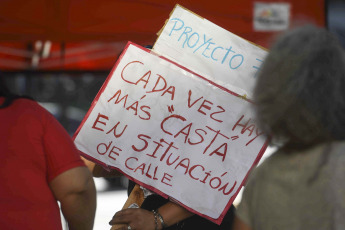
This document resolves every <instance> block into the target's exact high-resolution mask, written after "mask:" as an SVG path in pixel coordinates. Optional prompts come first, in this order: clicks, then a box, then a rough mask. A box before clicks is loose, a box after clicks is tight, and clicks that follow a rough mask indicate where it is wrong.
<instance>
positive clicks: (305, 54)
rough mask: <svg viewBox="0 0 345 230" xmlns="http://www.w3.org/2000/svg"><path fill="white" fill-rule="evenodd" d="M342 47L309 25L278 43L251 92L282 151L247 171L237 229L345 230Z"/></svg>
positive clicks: (262, 121)
mask: <svg viewBox="0 0 345 230" xmlns="http://www.w3.org/2000/svg"><path fill="white" fill-rule="evenodd" d="M344 88H345V53H344V50H343V49H342V48H341V45H340V44H339V42H338V41H337V40H336V38H335V37H334V36H333V35H331V34H330V33H329V32H328V31H326V30H325V29H321V28H316V27H314V26H304V27H300V28H296V29H293V30H291V31H288V32H286V33H285V34H284V35H282V37H280V39H278V40H277V42H276V43H275V44H274V45H273V47H272V49H271V50H270V53H269V55H268V57H267V59H266V60H265V62H264V65H263V67H262V70H261V72H260V73H259V75H258V81H257V84H256V87H255V91H254V100H255V102H256V108H257V119H258V122H259V125H260V126H261V128H262V129H264V130H265V131H266V132H267V133H270V134H271V135H272V141H271V142H272V144H276V145H277V144H278V150H277V152H275V153H274V154H273V155H271V156H270V157H269V158H268V159H266V160H265V161H264V162H263V164H262V165H260V166H259V167H258V168H257V169H256V170H254V172H253V173H252V174H251V176H250V177H249V180H248V183H247V185H246V187H245V189H244V193H243V197H242V201H241V203H240V205H239V207H238V210H237V212H236V218H235V224H234V229H235V230H244V229H245V230H250V229H253V230H255V229H265V230H270V229H272V230H273V229H279V230H284V229H289V230H290V229H306V230H308V229H313V230H315V229H344V226H345V219H344V216H345V183H344V177H345V167H344V165H345V154H344V151H345V142H344V140H345V132H344V127H345V116H344V114H345V94H344Z"/></svg>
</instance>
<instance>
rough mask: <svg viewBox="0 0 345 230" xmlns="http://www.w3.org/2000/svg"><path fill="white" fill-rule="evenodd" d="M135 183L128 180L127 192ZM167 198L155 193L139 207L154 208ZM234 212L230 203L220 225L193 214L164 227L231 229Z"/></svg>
mask: <svg viewBox="0 0 345 230" xmlns="http://www.w3.org/2000/svg"><path fill="white" fill-rule="evenodd" d="M134 185H135V183H133V182H132V181H129V184H128V193H129V194H130V191H132V189H133V187H134ZM168 201H169V200H168V199H165V198H163V197H161V196H159V195H157V194H154V195H150V196H148V197H147V198H146V199H145V200H144V202H143V203H142V205H141V208H143V209H146V210H149V211H151V210H155V209H157V208H159V207H161V206H162V205H164V204H165V203H167V202H168ZM234 212H235V207H234V206H233V205H231V207H230V209H229V210H228V212H227V213H226V215H225V217H224V219H223V222H222V223H221V225H218V224H215V223H213V222H211V221H209V220H207V219H205V218H202V217H200V216H198V215H193V216H191V217H189V218H187V219H185V220H184V221H181V222H179V223H177V224H175V225H173V226H170V227H168V228H165V229H167V230H192V229H197V230H231V227H232V223H233V219H234Z"/></svg>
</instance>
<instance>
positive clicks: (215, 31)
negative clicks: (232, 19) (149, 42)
mask: <svg viewBox="0 0 345 230" xmlns="http://www.w3.org/2000/svg"><path fill="white" fill-rule="evenodd" d="M153 50H154V51H155V52H157V53H158V54H161V55H164V56H165V57H167V58H169V59H171V60H173V61H175V62H177V63H179V64H181V65H182V66H186V67H188V68H189V69H190V70H192V71H194V72H196V73H198V74H200V75H202V76H204V77H206V78H208V79H209V80H211V81H213V82H216V83H217V84H219V85H222V86H224V87H226V88H228V89H230V90H232V91H234V92H236V93H238V94H240V95H247V96H248V97H249V98H251V96H252V91H253V87H254V85H255V81H256V78H255V77H256V73H257V71H258V69H259V68H260V66H261V64H262V62H263V60H264V58H265V57H266V54H267V52H266V51H265V50H264V49H262V48H260V47H258V46H256V45H254V44H252V43H250V42H248V41H246V40H245V39H243V38H241V37H239V36H237V35H235V34H233V33H231V32H229V31H227V30H225V29H223V28H221V27H219V26H217V25H215V24H213V23H212V22H210V21H208V20H206V19H204V18H202V17H200V16H198V15H196V14H194V13H192V12H190V11H189V10H186V9H184V8H183V7H181V6H179V5H176V7H175V9H174V10H173V12H172V13H171V15H170V18H169V20H168V21H167V23H166V24H165V26H164V28H163V29H162V30H161V32H160V34H159V37H158V39H157V40H156V42H155V44H154V47H153Z"/></svg>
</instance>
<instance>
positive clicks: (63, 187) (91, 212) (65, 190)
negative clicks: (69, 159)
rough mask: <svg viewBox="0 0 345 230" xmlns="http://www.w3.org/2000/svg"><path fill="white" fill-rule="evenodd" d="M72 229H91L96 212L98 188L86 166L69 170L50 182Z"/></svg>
mask: <svg viewBox="0 0 345 230" xmlns="http://www.w3.org/2000/svg"><path fill="white" fill-rule="evenodd" d="M49 186H50V188H51V190H52V192H53V194H54V196H55V198H56V199H57V200H58V201H60V203H61V211H62V213H63V215H64V217H65V218H66V220H67V222H68V226H69V228H70V230H91V229H92V228H93V222H94V218H95V212H96V189H95V184H94V182H93V179H92V176H91V174H90V172H89V170H88V169H87V168H86V167H76V168H72V169H70V170H67V171H65V172H63V173H61V174H60V175H58V176H57V177H56V178H54V179H53V180H52V181H51V182H50V184H49Z"/></svg>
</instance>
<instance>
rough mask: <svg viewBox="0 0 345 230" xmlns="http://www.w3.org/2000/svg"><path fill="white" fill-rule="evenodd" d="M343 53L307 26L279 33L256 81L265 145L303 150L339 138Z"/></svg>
mask: <svg viewBox="0 0 345 230" xmlns="http://www.w3.org/2000/svg"><path fill="white" fill-rule="evenodd" d="M344 89H345V54H344V50H343V49H342V47H341V45H340V43H339V42H338V40H337V39H336V38H335V36H333V35H332V34H331V33H330V32H328V31H326V30H325V29H322V28H317V27H315V26H312V25H308V26H303V27H299V28H295V29H292V30H290V31H288V32H286V33H284V34H283V35H282V36H281V37H279V39H278V40H277V41H276V43H275V44H274V45H273V46H272V48H271V50H270V52H269V54H268V56H267V58H266V60H265V62H264V64H263V66H262V68H261V70H260V72H259V74H258V79H257V84H256V87H255V89H254V101H255V104H256V114H257V120H258V124H259V126H260V127H261V128H262V129H263V131H265V132H266V133H269V134H271V135H272V143H271V144H277V143H278V144H279V143H280V144H283V145H284V146H285V147H290V148H305V147H309V146H312V145H315V144H318V143H321V142H329V141H332V140H344V139H345V132H344V127H345V93H344Z"/></svg>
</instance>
